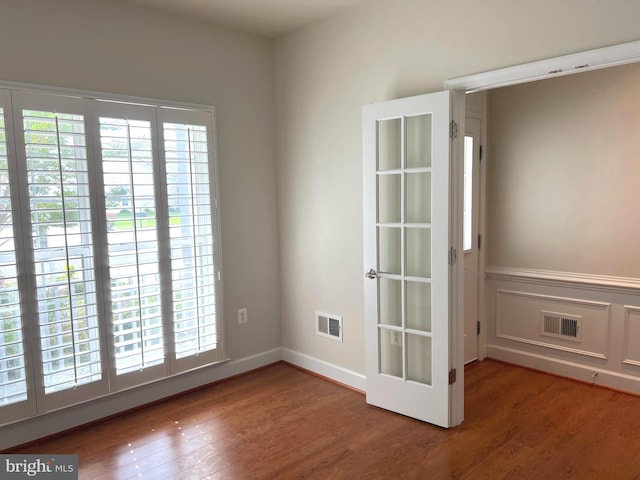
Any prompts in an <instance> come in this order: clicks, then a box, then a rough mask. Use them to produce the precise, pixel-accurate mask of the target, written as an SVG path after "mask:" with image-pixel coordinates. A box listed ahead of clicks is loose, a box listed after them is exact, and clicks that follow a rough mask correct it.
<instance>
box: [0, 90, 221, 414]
mask: <svg viewBox="0 0 640 480" xmlns="http://www.w3.org/2000/svg"><path fill="white" fill-rule="evenodd" d="M0 107H2V108H3V109H4V120H5V130H6V136H7V142H6V143H7V157H8V159H9V178H10V183H11V187H12V188H11V202H12V212H14V213H16V212H21V215H15V214H14V221H13V228H14V238H15V243H16V263H17V268H18V288H19V292H20V297H21V298H20V303H21V308H22V314H21V317H22V329H23V339H24V340H23V343H24V345H23V348H24V357H25V369H26V379H27V399H26V400H24V401H20V402H15V403H12V404H8V405H2V404H1V403H0V425H3V424H8V423H12V422H15V421H19V420H21V419H25V418H28V417H33V416H37V415H41V414H43V413H46V412H50V411H53V410H57V409H61V408H65V407H68V406H72V405H75V404H78V403H82V402H85V401H88V400H91V399H96V398H102V397H105V396H108V395H110V394H113V393H116V392H118V391H122V390H126V389H130V388H135V387H137V386H142V385H144V384H147V383H149V382H154V381H159V380H162V379H165V378H169V377H172V376H175V375H179V374H182V373H185V372H188V371H191V370H194V369H197V368H201V367H205V366H209V365H212V364H215V363H219V362H223V361H225V360H227V358H226V355H225V351H224V345H225V343H224V329H223V326H224V325H223V323H224V322H223V312H224V309H223V288H222V245H221V235H220V231H221V229H220V223H221V222H220V221H221V219H220V216H221V215H220V205H219V175H218V162H217V159H218V156H217V141H216V125H215V108H214V107H211V106H204V105H195V104H187V103H180V102H167V101H161V100H154V99H148V98H140V97H129V96H117V95H109V94H102V93H95V92H87V91H74V90H68V89H58V88H42V87H39V86H37V88H36V87H34V86H32V85H22V84H12V83H0ZM25 109H27V110H46V111H55V110H56V109H57V110H59V111H61V112H65V113H74V114H80V115H83V117H84V125H85V126H84V128H85V137H86V152H87V153H86V156H87V161H88V163H89V166H88V168H89V179H90V180H89V185H90V194H89V198H90V203H91V205H90V211H91V223H92V225H93V232H92V236H93V244H92V246H93V256H94V259H93V261H94V269H95V277H96V283H97V285H96V289H97V296H98V309H99V310H100V311H99V313H98V323H99V331H100V340H99V341H100V357H101V362H102V379H101V380H99V381H96V382H90V383H88V384H84V385H77V386H74V387H73V388H67V389H65V390H61V391H58V392H52V393H49V394H46V395H45V393H44V383H43V382H44V377H43V367H42V357H41V345H40V334H39V331H40V330H39V329H40V326H39V321H38V320H39V319H38V316H39V314H38V309H37V306H38V304H37V296H36V294H35V272H34V271H33V266H34V257H33V244H32V237H31V235H30V231H31V221H30V218H29V215H28V214H26V215H25V213H28V212H29V211H30V209H29V195H28V189H27V188H25V187H26V186H27V177H26V168H27V167H26V164H25V159H26V151H25V145H24V143H25V142H24V131H23V124H22V115H23V110H25ZM127 115H129V116H131V118H134V119H136V120H147V121H149V122H150V125H151V146H152V160H153V165H154V172H153V176H154V188H155V195H156V200H155V202H156V203H155V204H156V210H157V212H158V214H157V215H156V221H157V224H156V236H157V243H158V245H159V247H158V258H159V264H160V267H159V268H160V272H161V274H160V275H161V279H164V281H163V283H165V285H161V290H162V291H161V293H160V295H161V296H162V302H161V318H162V325H163V335H164V360H163V361H162V362H161V363H160V364H159V365H154V366H151V367H149V368H144V369H141V370H135V371H133V372H128V373H125V374H123V375H117V373H116V369H115V352H114V336H113V322H112V316H111V297H110V291H111V287H110V285H108V283H107V282H109V278H110V277H109V256H108V243H107V215H106V210H105V192H104V189H105V188H104V177H103V172H102V166H103V163H102V162H103V158H102V150H101V137H100V124H99V121H100V117H101V116H102V117H112V118H123V117H126V116H127ZM165 123H185V124H192V125H202V126H204V127H206V132H207V155H208V169H209V171H208V180H209V190H210V197H211V202H210V210H211V235H212V243H213V246H212V258H213V269H214V272H215V276H214V282H215V286H214V291H215V294H214V297H215V303H214V307H213V308H214V309H215V327H214V328H215V330H216V333H215V335H216V337H215V338H216V339H217V343H216V347H215V348H213V349H212V350H208V351H205V352H202V353H198V354H196V355H192V356H189V357H186V358H184V359H180V360H176V358H175V351H174V349H173V342H174V336H173V330H172V328H171V327H172V325H173V315H172V306H171V305H172V304H173V301H174V300H173V298H172V296H171V295H170V293H167V292H170V291H171V285H168V286H167V285H166V282H165V281H166V280H167V279H170V278H171V265H170V264H171V259H170V258H168V253H169V248H168V247H169V231H168V228H169V212H168V203H167V201H168V200H167V190H166V174H165V166H166V158H165V152H164V130H165V129H164V124H165ZM163 178H164V181H163V180H162V179H163ZM14 186H17V190H18V191H17V192H16V191H14V190H16V189H15V188H14ZM20 208H21V210H20ZM194 235H195V233H194Z"/></svg>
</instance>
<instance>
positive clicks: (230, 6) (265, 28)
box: [121, 0, 366, 37]
mask: <svg viewBox="0 0 640 480" xmlns="http://www.w3.org/2000/svg"><path fill="white" fill-rule="evenodd" d="M121 1H124V2H128V3H133V4H137V5H141V6H143V7H148V8H153V9H156V10H163V11H165V12H169V13H172V14H177V15H181V16H185V17H192V18H197V19H199V20H204V21H207V22H210V23H212V24H215V25H223V26H228V27H231V28H235V29H239V30H243V31H245V32H249V33H253V34H256V35H261V36H265V37H277V36H279V35H282V34H285V33H288V32H290V31H293V30H295V29H297V28H300V27H303V26H305V25H308V24H310V23H312V22H315V21H318V20H321V19H323V18H326V17H329V16H332V15H334V14H337V13H338V12H340V11H343V10H346V9H348V8H350V7H352V6H355V5H358V4H360V3H363V2H364V1H366V0H121Z"/></svg>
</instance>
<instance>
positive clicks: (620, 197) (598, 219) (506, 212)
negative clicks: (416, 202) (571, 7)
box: [487, 64, 640, 278]
mask: <svg viewBox="0 0 640 480" xmlns="http://www.w3.org/2000/svg"><path fill="white" fill-rule="evenodd" d="M639 84H640V64H633V65H625V66H621V67H616V68H609V69H604V70H597V71H593V72H586V73H581V74H578V75H570V76H566V77H560V78H553V79H549V80H544V81H539V82H532V83H527V84H523V85H516V86H513V87H508V88H500V89H497V90H493V91H491V92H489V97H488V98H489V102H488V105H489V120H488V124H489V145H488V152H489V158H490V161H489V162H488V164H487V177H488V178H487V202H488V205H487V233H488V237H489V239H490V241H489V242H488V243H487V246H488V253H487V264H488V265H498V266H509V267H520V268H533V269H542V270H555V271H562V272H574V273H588V274H599V275H610V276H618V277H632V278H634V277H635V278H638V277H640V271H639V267H640V250H639V249H638V248H637V245H638V238H640V223H638V222H637V221H636V215H637V212H636V211H637V208H638V206H640V189H639V188H638V179H639V178H640V162H639V161H638V159H639V158H640V136H638V135H635V134H634V130H635V128H636V126H637V125H640V89H638V85H639Z"/></svg>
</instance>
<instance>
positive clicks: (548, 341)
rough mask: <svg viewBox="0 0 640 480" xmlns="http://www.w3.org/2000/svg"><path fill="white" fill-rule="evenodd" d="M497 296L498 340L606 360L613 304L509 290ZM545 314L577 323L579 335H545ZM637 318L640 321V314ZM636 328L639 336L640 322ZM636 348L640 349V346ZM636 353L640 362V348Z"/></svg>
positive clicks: (499, 291) (498, 293)
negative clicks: (564, 336) (563, 336)
mask: <svg viewBox="0 0 640 480" xmlns="http://www.w3.org/2000/svg"><path fill="white" fill-rule="evenodd" d="M496 295H497V298H496V310H497V311H496V336H497V337H499V338H503V339H507V340H513V341H516V342H521V343H527V344H530V345H537V346H541V347H546V348H551V349H554V350H562V351H565V352H570V353H574V354H578V355H584V356H588V357H595V358H601V359H606V358H607V348H608V347H607V345H608V339H609V323H610V322H609V318H610V307H611V304H609V303H604V302H594V301H590V300H580V299H574V298H564V297H556V296H550V295H539V294H533V293H527V292H517V291H509V290H497V291H496ZM545 314H546V315H547V317H558V320H563V321H564V320H566V319H576V321H577V322H578V335H577V336H576V337H571V338H570V337H566V339H565V338H562V335H553V334H549V332H546V333H544V330H545V328H544V316H545ZM638 315H639V316H638V317H637V319H638V320H640V310H639V311H638ZM551 320H553V318H551ZM552 323H553V322H552ZM634 327H635V328H638V332H640V321H638V323H637V324H636V325H634ZM636 346H638V347H640V343H637V344H636ZM635 351H636V352H637V353H638V358H639V360H640V348H637V349H636V350H635ZM638 365H640V362H639V363H638Z"/></svg>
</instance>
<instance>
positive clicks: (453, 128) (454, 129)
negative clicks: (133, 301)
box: [449, 120, 458, 138]
mask: <svg viewBox="0 0 640 480" xmlns="http://www.w3.org/2000/svg"><path fill="white" fill-rule="evenodd" d="M449 136H450V137H451V138H458V122H456V121H455V120H451V123H449Z"/></svg>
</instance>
